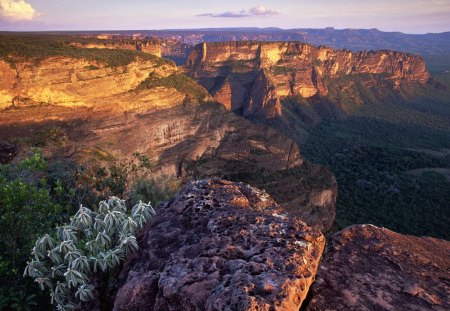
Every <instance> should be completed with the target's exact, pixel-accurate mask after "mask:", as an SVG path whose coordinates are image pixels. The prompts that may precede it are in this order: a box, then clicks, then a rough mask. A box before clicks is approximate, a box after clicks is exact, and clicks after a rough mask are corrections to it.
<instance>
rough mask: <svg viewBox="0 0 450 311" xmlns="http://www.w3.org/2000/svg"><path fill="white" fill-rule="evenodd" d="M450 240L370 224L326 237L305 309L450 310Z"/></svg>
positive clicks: (320, 310)
mask: <svg viewBox="0 0 450 311" xmlns="http://www.w3.org/2000/svg"><path fill="white" fill-rule="evenodd" d="M449 297H450V242H448V241H445V240H438V239H434V238H429V237H415V236H407V235H401V234H398V233H395V232H393V231H390V230H388V229H385V228H378V227H375V226H372V225H358V226H352V227H349V228H346V229H344V230H343V231H341V232H338V233H337V234H335V235H334V236H333V237H332V238H331V239H330V241H329V246H328V250H327V252H326V253H325V256H324V259H323V260H322V262H321V267H320V269H319V273H318V274H317V280H316V283H315V284H314V285H313V287H312V299H311V301H310V303H309V305H308V307H307V310H311V311H313V310H317V311H323V310H395V311H401V310H405V311H406V310H450V299H449Z"/></svg>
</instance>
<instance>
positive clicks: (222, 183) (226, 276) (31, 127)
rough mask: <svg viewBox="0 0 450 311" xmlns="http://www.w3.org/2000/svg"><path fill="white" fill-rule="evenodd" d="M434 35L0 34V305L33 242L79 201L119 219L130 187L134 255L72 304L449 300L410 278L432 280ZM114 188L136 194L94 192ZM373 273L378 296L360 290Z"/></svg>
mask: <svg viewBox="0 0 450 311" xmlns="http://www.w3.org/2000/svg"><path fill="white" fill-rule="evenodd" d="M231 33H233V34H234V35H233V36H231V35H230V34H231ZM174 36H176V38H174ZM374 38H376V40H375V39H374ZM442 38H443V39H442ZM338 39H339V40H338ZM441 39H442V40H441ZM419 42H422V44H419ZM423 42H428V43H429V45H428V46H425V44H423ZM322 44H325V45H326V46H324V45H322ZM447 44H449V46H450V43H449V39H448V38H447V33H443V34H439V36H437V35H436V36H433V35H423V36H420V37H412V36H410V35H404V34H398V33H382V32H380V31H378V30H342V31H339V30H335V29H324V30H321V31H319V30H316V31H314V30H305V29H303V30H300V29H299V30H289V31H283V32H282V31H278V30H277V29H271V30H259V29H254V30H249V29H242V30H240V31H237V30H233V31H231V30H226V29H224V30H221V31H217V30H214V31H212V30H198V31H197V30H195V31H194V30H192V31H154V32H152V31H148V32H145V31H142V32H127V31H118V32H111V33H108V32H71V33H58V32H54V33H51V34H50V33H48V34H46V33H16V34H14V33H0V161H1V165H0V182H1V187H0V207H1V208H2V209H3V210H2V211H3V215H4V216H2V217H3V218H1V221H2V223H1V226H0V235H1V236H2V237H3V238H2V239H0V247H3V248H4V249H7V250H8V252H5V253H4V254H0V280H1V281H2V282H3V284H7V285H8V286H6V285H5V286H2V287H0V309H2V304H1V303H3V302H4V303H5V305H7V306H8V305H12V303H13V302H12V301H10V300H8V299H9V298H8V297H13V296H14V297H15V296H19V295H22V294H21V293H23V290H25V291H27V290H29V289H30V288H33V286H34V285H33V284H32V280H31V278H27V279H26V280H23V278H22V277H21V275H22V274H23V269H24V266H25V265H26V262H27V260H28V257H29V256H28V255H29V253H30V249H31V248H33V245H34V244H33V243H34V241H35V240H36V238H37V237H39V236H41V235H42V234H44V233H45V232H47V231H48V229H49V228H52V229H53V227H54V226H59V225H62V224H64V223H68V221H69V220H70V221H71V223H73V219H74V218H73V217H72V218H70V216H71V215H73V214H75V213H77V214H76V215H80V213H81V212H79V211H78V212H77V209H78V208H79V207H80V204H83V206H85V207H86V208H88V209H90V210H92V213H91V214H89V215H90V216H89V217H91V218H92V219H91V221H90V222H91V223H90V222H89V220H86V223H90V224H91V225H93V224H94V222H95V223H96V226H99V225H98V223H97V218H98V217H99V216H98V215H99V214H101V209H102V208H104V206H105V205H104V204H108V205H110V207H108V208H110V209H111V206H113V207H112V209H111V210H110V212H111V213H118V210H114V209H117V208H120V209H123V210H124V212H123V213H124V214H125V210H126V212H130V211H131V215H132V216H130V217H134V216H133V213H135V211H136V209H135V208H136V206H138V207H140V206H141V205H140V204H143V203H142V202H141V201H144V202H150V203H151V204H152V205H153V206H154V207H155V212H156V216H155V215H153V214H152V215H151V216H148V219H146V221H147V220H148V223H147V224H146V225H145V226H144V225H143V224H142V226H141V227H140V228H141V230H139V231H136V232H137V233H136V237H134V235H133V236H132V238H135V241H137V242H136V245H137V243H139V250H137V249H136V252H134V253H133V254H132V255H130V257H129V258H128V259H126V260H125V258H122V259H121V260H120V264H118V265H117V266H114V268H113V267H112V266H111V267H110V268H111V269H110V271H108V273H109V275H107V276H108V278H111V276H113V278H114V280H113V281H111V279H108V280H106V279H102V278H100V277H99V278H98V279H97V276H95V279H94V277H92V279H90V282H92V283H93V284H94V283H95V286H94V285H92V286H93V287H92V288H98V289H99V290H95V291H94V290H92V291H91V292H90V293H92V297H91V298H90V299H89V302H85V301H83V307H85V309H86V310H99V311H100V310H143V309H148V308H150V309H154V310H169V309H170V310H183V309H186V310H188V309H189V310H204V309H205V308H206V309H207V310H228V309H230V310H269V309H270V308H271V306H276V309H277V310H298V309H300V307H301V310H325V309H327V308H330V305H329V301H327V300H326V299H322V298H321V297H323V296H322V295H325V296H330V295H341V296H342V295H343V296H345V297H346V299H345V301H339V306H341V307H342V308H349V309H352V308H353V307H354V304H355V301H357V300H356V299H358V301H365V305H367V306H370V307H371V308H374V309H376V308H378V307H380V306H382V307H383V308H385V309H395V308H397V307H398V306H403V305H407V306H411V308H413V307H415V306H420V308H424V309H426V308H427V307H430V306H431V307H432V308H435V309H436V310H440V308H442V309H445V308H446V307H448V306H449V303H448V301H446V293H447V292H448V286H447V285H445V284H443V283H442V284H441V283H439V282H434V281H433V280H434V279H433V280H431V281H430V280H428V279H426V277H425V276H432V277H433V278H435V277H436V276H439V275H441V277H442V278H443V279H445V280H448V277H447V276H446V275H448V271H447V270H448V269H447V268H448V260H447V261H446V260H445V258H446V257H447V255H448V249H449V248H448V240H450V230H449V223H450V205H449V204H450V179H449V171H450V152H449V150H450V100H449V99H450V74H449V72H448V70H449V69H450V68H449V64H450V62H449V61H448V60H450V57H448V56H446V55H445V53H446V51H448V50H447ZM372 48H373V49H377V50H375V51H374V50H370V49H372ZM414 53H420V55H418V54H414ZM161 57H163V58H161ZM164 57H167V58H164ZM111 196H114V197H116V196H117V197H119V198H122V199H123V200H124V201H123V202H122V203H120V204H124V206H125V202H126V203H127V204H128V203H129V204H131V205H132V206H134V207H133V208H132V209H130V208H128V209H130V211H128V209H127V208H126V207H120V206H119V207H117V203H114V202H116V201H114V200H113V201H111V200H110V201H103V202H108V203H99V202H101V201H102V200H108V198H110V197H111ZM50 202H51V203H50ZM99 204H100V205H99ZM102 204H103V205H102ZM114 204H116V205H114ZM120 204H119V205H120ZM18 206H20V208H18ZM80 210H83V209H82V208H81V209H80ZM86 213H87V212H86ZM120 213H122V212H120ZM76 217H81V216H76ZM76 217H75V218H76ZM83 217H87V216H83ZM89 217H88V218H89ZM124 217H125V216H124ZM80 219H81V218H80ZM124 219H125V218H124ZM130 219H131V218H129V220H128V221H129V223H131V225H133V223H132V222H131V221H130ZM131 220H133V219H131ZM133 221H134V220H133ZM99 223H100V222H99ZM105 223H106V218H105ZM77 225H78V226H80V228H85V227H87V225H86V224H83V223H81V222H80V223H78V224H77ZM115 225H116V226H119V225H118V222H116V224H115ZM70 226H72V227H73V228H75V225H72V224H71V225H70ZM83 226H84V227H83ZM111 226H112V225H111ZM111 226H110V227H111ZM136 226H137V225H136ZM72 227H71V228H66V227H64V228H66V229H64V230H69V231H70V230H75V229H73V228H72ZM19 228H26V230H23V231H21V230H19ZM102 228H103V227H102ZM117 228H119V227H117ZM117 228H116V229H115V230H119V229H117ZM46 230H47V231H46ZM58 230H59V231H58V232H59V233H57V234H61V233H60V232H62V231H61V230H62V229H58ZM77 230H78V229H77ZM95 230H99V229H97V228H96V229H95ZM102 230H104V232H107V230H109V229H107V228H106V227H104V228H103V229H102ZM391 230H392V231H391ZM393 231H395V232H393ZM80 232H81V231H80ZM85 232H88V231H86V230H85ZM133 232H134V231H133ZM116 233H117V232H116ZM62 234H67V232H66V233H64V232H63V233H62ZM69 234H70V232H69ZM87 235H89V234H87ZM100 235H101V234H100V233H99V236H100ZM127 238H131V237H127ZM47 239H48V238H47ZM96 239H100V238H96ZM439 239H441V240H439ZM41 241H44V240H42V239H41ZM80 241H81V240H80ZM127 241H128V240H127ZM83 243H85V241H81V242H80V243H79V244H80V245H81V246H80V247H81V248H82V251H83V252H86V253H89V252H91V253H95V252H94V251H91V250H89V251H88V247H87V246H86V245H87V244H86V245H84V244H83ZM96 243H98V241H96ZM122 243H123V242H122ZM107 244H108V243H106V244H105V245H107ZM110 244H112V242H110ZM436 247H438V248H439V251H436V252H432V251H430V250H431V249H433V248H436ZM412 250H414V251H416V250H417V254H416V255H417V256H416V255H415V256H409V255H408V253H409V252H411V251H412ZM36 251H39V247H38V243H36V246H35V248H34V249H33V254H34V256H35V258H36V260H34V259H33V260H32V264H33V262H34V263H36V262H39V260H40V259H42V258H40V257H39V255H38V253H37V252H36ZM49 251H50V250H49ZM61 252H62V251H61ZM106 252H107V251H106V250H105V253H102V252H100V256H106V255H104V254H106ZM108 254H109V253H108ZM126 254H128V251H127V253H126ZM333 254H339V255H336V256H337V257H339V258H338V259H336V258H337V257H336V258H335V256H334V255H333ZM121 255H123V254H121ZM108 256H110V255H108ZM111 256H112V255H111ZM340 256H343V257H340ZM41 257H42V256H41ZM123 257H124V256H123ZM80 258H81V255H80ZM92 258H93V257H92ZM92 258H91V259H92ZM105 258H106V257H105ZM105 258H103V259H105ZM111 258H112V257H111ZM342 258H346V259H342ZM91 259H89V260H91ZM103 259H102V260H103ZM42 260H44V259H42ZM105 260H106V259H105ZM123 260H125V261H124V263H122V262H123ZM342 260H344V261H348V262H350V263H352V264H351V265H350V266H349V267H346V268H345V269H341V268H339V267H343V266H346V263H343V262H342ZM99 262H101V261H99ZM117 262H119V260H117ZM373 262H375V263H376V265H374V266H373V267H374V270H373V271H372V270H370V271H368V270H367V266H370V267H372V266H371V264H372V263H373ZM430 262H438V263H439V265H438V266H436V265H435V264H432V265H431V264H427V263H430ZM391 263H392V264H391ZM416 266H417V267H419V268H420V269H421V270H420V271H422V272H423V273H422V272H417V271H416V270H415V267H416ZM29 267H30V266H29ZM95 267H97V266H95ZM100 267H101V265H100ZM32 268H33V267H31V268H28V269H29V270H28V271H31V274H30V272H28V273H29V275H30V276H31V275H32V273H33V270H32ZM378 268H379V269H380V270H379V271H381V272H378V270H376V269H378ZM95 269H96V268H95ZM327 269H331V270H333V272H327ZM102 270H103V268H102ZM334 271H337V272H334ZM386 271H389V276H390V277H392V279H391V281H390V282H389V284H387V283H386V284H385V283H383V284H384V285H383V286H385V287H386V290H385V291H384V292H383V295H388V296H389V295H391V294H392V297H391V296H389V297H390V298H389V299H388V298H386V301H385V300H382V299H381V298H377V299H375V300H374V299H373V298H372V297H371V296H370V295H368V294H367V293H369V292H371V291H373V290H378V289H376V288H375V289H374V287H373V286H374V285H373V284H375V283H377V284H378V283H379V282H380V281H379V280H378V279H377V278H378V277H379V275H381V274H382V273H386ZM405 271H407V272H408V273H406V272H405ZM19 272H20V273H19ZM89 273H91V272H89ZM380 273H381V274H380ZM446 273H447V274H446ZM19 274H20V278H19ZM92 275H97V274H96V273H92ZM361 275H366V277H367V278H371V281H370V282H366V283H364V286H363V287H361V288H363V289H361V290H360V288H359V287H355V286H354V284H355V282H356V283H357V282H362V280H363V277H361ZM40 277H41V278H42V276H40ZM353 278H354V279H353ZM86 279H88V277H86ZM314 279H317V280H318V281H316V282H315V283H314ZM37 280H38V281H37V282H38V283H39V281H40V280H41V279H40V278H39V277H38V278H37ZM337 280H338V281H337ZM44 281H45V280H44ZM44 281H43V282H44ZM333 282H338V283H339V284H341V283H342V284H344V283H345V284H346V288H347V289H348V290H343V291H342V292H341V291H340V290H337V289H336V288H335V289H334V291H333V290H331V292H329V290H330V288H331V287H330V286H328V285H327V284H334V283H333ZM346 282H348V283H346ZM383 282H384V281H383ZM386 282H387V281H386ZM403 283H405V284H406V283H407V284H406V285H405V287H404V288H403V287H401V284H403ZM68 284H69V285H70V282H69V283H68ZM399 284H400V285H399ZM417 284H419V285H417ZM388 285H389V286H388ZM89 286H91V285H89ZM402 286H403V285H402ZM420 286H422V287H423V288H422V287H420ZM9 287H10V288H9ZM69 287H70V286H69ZM310 288H311V289H310ZM417 288H419V289H417ZM32 292H34V291H33V290H32ZM46 294H47V293H46ZM71 295H72V296H74V295H73V293H72V294H71ZM44 296H45V297H44ZM63 296H64V295H63ZM400 296H401V297H402V299H403V298H404V299H405V301H400V300H397V299H398V297H400ZM36 297H37V298H33V299H36V301H39V304H40V305H41V307H42V309H43V310H44V309H45V310H51V308H52V307H51V306H49V305H48V300H49V299H48V295H44V294H42V293H41V294H36ZM64 297H65V296H64ZM74 297H75V298H74V299H75V300H76V301H78V300H79V298H76V296H74ZM130 297H131V298H130ZM355 297H358V298H355ZM66 298H67V297H65V298H64V299H66ZM69 298H71V299H72V298H73V297H69ZM69 298H67V299H69ZM380 301H381V302H380ZM78 302H79V303H81V302H80V301H78ZM58 304H59V303H58ZM78 306H81V305H80V304H79V305H78ZM227 308H228V309H227ZM6 310H9V309H6ZM270 310H271V309H270Z"/></svg>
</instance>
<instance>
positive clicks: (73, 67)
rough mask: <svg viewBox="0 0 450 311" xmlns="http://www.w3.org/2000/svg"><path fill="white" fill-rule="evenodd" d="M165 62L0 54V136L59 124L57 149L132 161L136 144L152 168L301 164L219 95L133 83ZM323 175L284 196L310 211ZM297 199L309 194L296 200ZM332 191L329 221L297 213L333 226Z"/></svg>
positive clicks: (81, 156) (200, 170)
mask: <svg viewBox="0 0 450 311" xmlns="http://www.w3.org/2000/svg"><path fill="white" fill-rule="evenodd" d="M160 62H163V61H162V60H161V61H158V60H157V59H155V61H142V60H139V59H137V60H136V61H135V62H133V63H131V64H129V65H128V66H124V67H117V68H116V67H105V66H101V64H97V65H99V66H100V67H94V68H91V67H90V66H93V63H92V62H89V61H87V60H84V59H72V58H64V57H52V58H47V59H44V60H41V61H40V62H39V63H38V64H37V65H35V66H34V65H33V64H32V63H31V62H29V61H26V62H18V63H17V64H16V66H15V68H13V67H11V66H10V65H9V64H8V63H5V62H1V61H0V70H2V72H3V73H5V74H4V75H3V77H5V78H4V79H0V86H1V92H4V93H5V94H8V96H9V97H8V98H9V101H7V103H6V104H7V105H9V106H7V107H6V108H7V109H4V110H3V111H0V137H1V138H2V140H3V139H4V140H8V141H15V140H17V138H18V137H21V138H24V137H28V138H30V136H33V135H37V136H39V137H41V138H44V139H45V138H46V137H48V136H49V135H48V134H46V133H48V132H51V131H53V132H55V131H56V132H58V133H61V134H62V135H63V136H64V138H65V142H64V144H63V145H61V144H58V145H57V146H56V147H55V146H48V147H46V149H51V150H46V151H48V152H49V154H52V155H53V156H55V157H60V156H62V157H70V158H72V159H75V160H77V161H79V162H81V163H86V162H89V163H99V162H100V163H105V161H112V160H118V161H120V160H127V159H130V158H133V154H134V153H135V152H138V153H140V154H143V155H146V156H148V157H149V159H150V162H151V163H152V175H153V176H155V177H162V176H164V177H170V178H189V179H190V178H202V177H206V176H231V175H233V176H243V175H248V174H250V173H252V174H253V172H265V173H267V174H275V173H276V172H278V171H284V170H289V169H294V168H296V167H304V161H303V158H302V156H301V155H300V152H299V148H298V146H297V144H295V143H294V142H293V141H292V140H291V139H288V138H286V137H285V136H283V135H280V134H279V133H278V132H277V131H276V130H274V129H272V128H269V127H265V126H261V125H255V124H252V123H251V122H249V121H247V120H245V119H243V118H242V117H239V116H237V115H235V114H234V113H231V112H228V111H226V110H225V108H224V107H223V106H222V105H220V104H217V103H200V102H191V101H190V100H188V101H186V99H189V94H186V93H185V92H184V91H183V90H181V91H180V90H178V89H176V88H175V87H173V84H172V85H171V84H169V85H165V86H155V87H151V88H137V86H138V85H139V84H140V83H141V82H142V81H144V80H145V79H146V78H147V77H148V76H149V75H150V74H151V75H152V77H157V78H155V79H156V80H157V79H166V78H168V77H169V76H171V75H173V74H178V73H177V68H176V67H175V66H174V65H173V64H172V65H171V64H170V63H166V62H163V63H162V64H161V63H160ZM191 82H192V83H193V84H195V82H193V81H191ZM195 85H196V84H195ZM198 87H199V88H201V87H200V86H198ZM205 93H206V92H205ZM0 94H1V93H0ZM0 98H1V97H0ZM41 138H39V139H41ZM40 145H47V144H46V142H41V143H40ZM313 175H314V173H313V172H312V171H311V172H309V171H305V174H303V175H302V180H305V178H306V180H310V179H314V176H313ZM327 176H329V178H328V180H333V179H334V178H333V176H332V175H331V174H328V175H327ZM274 178H275V179H274ZM274 178H271V181H273V182H272V183H271V184H268V185H264V187H263V188H264V189H266V190H267V191H268V192H269V193H270V194H271V195H276V194H277V192H278V191H282V190H283V189H284V188H285V187H288V186H289V187H291V186H292V185H296V184H298V183H299V182H298V180H297V179H295V178H294V179H292V178H291V179H289V180H286V182H285V179H284V177H283V176H281V175H280V176H278V175H277V176H275V177H274ZM238 180H239V179H238ZM241 180H245V179H241ZM254 180H255V181H256V180H258V178H255V179H254ZM248 182H251V184H254V183H253V181H250V180H249V181H248ZM274 182H275V183H276V185H277V186H276V187H273V185H274ZM287 182H289V184H288V183H287ZM308 184H310V183H308ZM324 184H325V183H320V184H317V186H315V187H314V188H313V189H311V188H310V187H309V188H308V187H306V188H305V187H300V186H299V187H297V188H298V191H296V192H290V193H291V194H292V195H291V197H283V198H282V200H280V203H281V204H282V205H283V206H285V204H289V203H292V204H290V205H291V206H292V207H293V209H292V210H297V211H298V210H302V211H304V212H305V213H307V214H308V215H310V214H311V215H312V213H310V212H307V211H312V210H311V208H310V207H311V204H313V203H312V202H313V201H314V202H316V203H317V202H318V201H317V199H316V198H314V197H313V196H310V195H309V194H311V193H319V192H322V191H324V190H326V189H329V188H326V189H324V188H323V185H324ZM273 189H276V190H275V191H272V190H273ZM331 189H333V188H331ZM333 191H334V192H336V191H335V190H333ZM298 198H304V199H303V200H302V201H301V202H299V201H298V200H297V199H298ZM331 198H332V202H331V205H330V204H329V202H327V203H326V204H325V205H319V206H318V207H324V208H323V209H322V210H323V211H325V210H326V211H327V212H326V213H325V214H326V217H327V220H326V221H325V222H324V221H323V219H320V220H317V221H316V220H313V219H317V217H316V218H314V217H307V216H308V215H306V214H302V215H301V216H302V217H305V219H306V220H307V221H308V224H310V225H313V226H314V228H316V229H318V230H327V229H329V226H328V223H332V222H333V220H334V210H335V196H332V197H331ZM277 199H278V197H277ZM294 200H296V201H295V202H294ZM324 202H325V201H324ZM316 203H314V204H313V205H314V207H316ZM319 203H320V202H319ZM294 215H298V214H294ZM330 215H332V217H330ZM322 223H326V224H327V225H325V226H323V225H322ZM317 224H318V226H317Z"/></svg>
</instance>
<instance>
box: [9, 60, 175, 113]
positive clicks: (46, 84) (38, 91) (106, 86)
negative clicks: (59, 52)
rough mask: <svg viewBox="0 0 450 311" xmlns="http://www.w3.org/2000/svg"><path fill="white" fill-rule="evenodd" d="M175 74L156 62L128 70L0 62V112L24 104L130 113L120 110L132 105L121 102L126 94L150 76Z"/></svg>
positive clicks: (138, 62) (139, 63)
mask: <svg viewBox="0 0 450 311" xmlns="http://www.w3.org/2000/svg"><path fill="white" fill-rule="evenodd" d="M175 72H177V68H176V66H175V65H173V64H171V63H166V64H164V69H162V66H161V65H160V64H159V63H158V59H156V58H155V59H154V60H148V61H144V60H141V59H136V60H135V61H134V62H131V63H130V64H129V65H127V66H118V67H108V66H107V65H105V64H102V63H98V62H93V61H88V60H85V59H75V58H67V57H49V58H46V59H45V60H42V61H40V62H38V63H36V62H35V61H18V62H16V63H15V64H14V66H13V65H11V64H9V63H6V62H4V61H2V60H0V75H1V79H0V109H2V108H3V109H4V108H9V107H14V106H17V105H20V104H21V103H25V104H26V105H59V106H68V107H74V106H84V107H95V108H101V107H102V106H105V105H110V109H111V108H112V107H114V106H115V108H114V109H116V110H122V111H123V110H130V107H126V108H125V109H121V108H122V107H123V106H124V105H130V106H131V107H132V105H133V103H135V101H129V102H127V100H126V99H124V98H123V96H124V95H127V94H128V93H127V92H128V91H130V90H133V89H134V88H136V87H137V86H138V85H139V84H140V83H141V82H142V81H144V80H145V79H147V77H148V75H149V74H150V73H154V74H156V75H158V76H160V77H166V76H168V75H170V74H173V73H175ZM121 95H122V97H121ZM148 95H150V94H144V96H148ZM17 98H22V99H26V100H17ZM14 99H16V101H15V100H14ZM112 104H114V105H112ZM163 104H164V101H163V103H161V105H163Z"/></svg>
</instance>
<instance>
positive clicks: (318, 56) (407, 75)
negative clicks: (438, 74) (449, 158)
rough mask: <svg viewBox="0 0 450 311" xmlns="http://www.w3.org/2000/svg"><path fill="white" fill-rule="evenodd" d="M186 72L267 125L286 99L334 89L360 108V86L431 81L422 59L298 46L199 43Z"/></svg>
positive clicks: (391, 86)
mask: <svg viewBox="0 0 450 311" xmlns="http://www.w3.org/2000/svg"><path fill="white" fill-rule="evenodd" d="M185 68H186V70H187V71H188V72H189V73H190V75H191V76H192V77H194V78H196V79H197V80H198V81H199V83H200V84H202V85H203V86H204V87H205V88H206V89H208V91H209V92H210V93H211V94H212V95H213V96H214V98H215V99H216V100H217V101H218V102H220V103H222V104H223V105H224V106H225V107H227V109H231V110H237V109H239V110H240V111H242V114H243V115H244V116H264V117H265V118H267V119H272V118H275V117H279V116H281V115H282V109H281V100H282V99H283V98H285V97H287V96H298V95H300V96H301V97H303V98H312V97H314V96H319V97H323V96H327V95H328V94H329V90H330V89H337V90H340V91H343V92H344V91H345V92H349V93H351V94H347V97H348V95H351V97H352V99H353V101H354V104H357V105H360V104H361V103H362V102H363V100H362V97H361V96H362V95H361V94H359V93H358V92H359V91H358V89H357V88H353V86H354V85H353V84H355V83H356V82H358V81H359V80H361V81H362V83H363V84H364V85H365V86H366V87H367V90H368V91H370V87H371V86H374V85H376V86H378V88H379V89H384V88H387V89H388V90H389V91H392V90H395V89H398V88H400V86H402V85H403V84H405V85H406V84H418V85H423V84H425V83H427V81H429V79H430V75H429V73H428V72H427V70H426V67H425V62H424V60H423V58H422V57H421V56H417V55H412V54H408V53H403V52H396V51H389V50H380V51H370V52H367V51H364V52H351V51H348V50H334V49H332V48H327V47H322V46H321V47H315V46H312V45H309V44H304V43H301V42H256V41H242V42H239V41H237V42H214V43H201V44H198V45H196V46H195V47H194V48H193V49H192V51H191V52H190V55H189V57H188V58H187V61H186V65H185ZM343 77H345V78H344V80H342V78H343ZM339 96H341V95H339ZM344 99H345V98H343V100H342V101H345V100H344ZM340 102H341V101H340V100H338V101H337V102H336V105H339V103H340ZM339 108H342V109H344V110H345V111H347V110H346V109H347V107H339Z"/></svg>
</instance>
